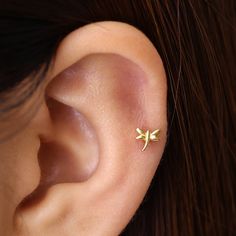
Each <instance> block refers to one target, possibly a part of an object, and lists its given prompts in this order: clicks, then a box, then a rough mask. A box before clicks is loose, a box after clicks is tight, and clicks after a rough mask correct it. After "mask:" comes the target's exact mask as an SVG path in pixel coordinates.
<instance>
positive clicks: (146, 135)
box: [136, 128, 160, 151]
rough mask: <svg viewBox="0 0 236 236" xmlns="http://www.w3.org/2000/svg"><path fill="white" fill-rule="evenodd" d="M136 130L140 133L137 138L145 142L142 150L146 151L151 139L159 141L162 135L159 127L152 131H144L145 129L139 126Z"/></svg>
mask: <svg viewBox="0 0 236 236" xmlns="http://www.w3.org/2000/svg"><path fill="white" fill-rule="evenodd" d="M136 131H137V132H138V134H139V135H138V136H137V137H136V139H141V140H143V141H144V142H145V143H144V147H143V149H142V151H144V150H145V149H146V148H147V145H148V144H149V142H150V141H154V142H157V141H159V136H160V130H159V129H156V130H154V131H153V132H150V131H149V130H147V131H146V132H144V131H143V130H141V129H139V128H137V129H136Z"/></svg>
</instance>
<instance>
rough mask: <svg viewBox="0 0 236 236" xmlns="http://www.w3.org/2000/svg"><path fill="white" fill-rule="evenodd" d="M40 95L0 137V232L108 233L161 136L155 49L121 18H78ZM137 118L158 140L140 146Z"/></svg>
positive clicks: (161, 91) (124, 212)
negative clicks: (32, 110)
mask: <svg viewBox="0 0 236 236" xmlns="http://www.w3.org/2000/svg"><path fill="white" fill-rule="evenodd" d="M42 94H43V98H42V103H41V105H40V107H39V109H38V110H37V112H36V114H35V115H34V117H33V118H32V119H31V120H30V122H28V124H27V126H26V127H25V128H24V129H23V130H22V131H21V132H19V133H18V134H16V135H15V136H14V137H13V138H11V139H9V140H7V141H6V142H4V143H2V144H0V150H1V166H0V186H1V190H0V209H1V212H0V225H1V228H0V235H24V236H25V235H34V236H37V235H72V236H73V235H85V236H86V235H98V236H99V235H102V236H106V235H118V234H119V233H120V232H121V231H122V230H123V229H124V228H125V226H126V225H127V224H128V222H129V221H130V219H131V218H132V216H133V215H134V214H135V211H136V210H137V208H138V207H139V205H140V203H141V202H142V200H143V197H144V195H145V193H146V191H147V189H148V187H149V185H150V182H151V180H152V178H153V176H154V174H155V171H156V169H157V167H158V164H159V161H160V159H161V156H162V153H163V151H164V147H165V143H166V131H167V115H166V114H167V111H166V96H167V85H166V76H165V71H164V67H163V64H162V61H161V59H160V56H159V54H158V52H157V51H156V49H155V47H154V46H153V45H152V44H151V42H150V41H149V40H148V39H147V37H146V36H145V35H143V34H142V33H141V32H140V31H138V30H137V29H136V28H133V27H131V26H129V25H127V24H123V23H118V22H99V23H96V24H91V25H87V26H85V27H83V28H80V29H77V30H75V31H74V32H72V33H71V34H70V35H68V36H67V37H66V38H65V39H64V40H63V42H62V43H61V44H60V46H59V49H58V51H57V54H56V59H55V63H54V65H52V67H51V69H50V71H49V72H48V75H47V77H46V79H45V83H44V87H43V93H42ZM32 99H33V98H32ZM22 109H23V108H22ZM15 122H16V121H15ZM17 122H20V120H18V121H17ZM137 127H139V128H141V129H142V130H145V131H146V130H148V129H149V130H150V132H152V131H153V130H155V129H160V130H161V132H160V136H159V141H158V142H151V141H150V143H149V144H148V146H147V148H146V150H145V151H144V152H142V151H141V150H142V148H143V145H144V142H143V141H142V140H136V136H137V135H138V133H137V132H136V128H137ZM0 128H1V129H3V128H4V124H3V123H2V124H0ZM134 193H135V194H134Z"/></svg>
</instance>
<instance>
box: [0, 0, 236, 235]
mask: <svg viewBox="0 0 236 236" xmlns="http://www.w3.org/2000/svg"><path fill="white" fill-rule="evenodd" d="M0 18H1V20H0V55H1V56H0V62H1V63H0V92H1V94H3V95H2V97H4V99H1V96H0V103H1V104H0V105H1V108H2V107H4V109H5V110H4V109H3V108H2V110H0V114H3V111H4V112H6V111H8V112H9V110H11V108H14V107H16V106H19V105H20V104H21V102H22V103H23V102H24V101H25V100H26V99H27V98H28V97H29V96H31V95H32V93H33V91H35V90H36V88H37V87H38V86H39V84H40V83H41V81H43V75H44V73H41V76H36V74H37V72H39V71H41V72H42V71H44V72H45V71H47V69H48V66H49V64H50V62H51V61H52V60H53V55H54V54H55V51H56V49H57V47H58V45H59V43H60V42H61V40H62V39H63V38H64V37H65V36H66V35H67V34H68V33H70V32H71V31H73V30H74V29H76V28H78V27H81V26H83V25H85V24H87V23H91V22H95V21H103V20H114V21H121V22H126V23H129V24H131V25H134V26H135V27H137V28H139V29H140V30H142V31H143V32H144V33H145V34H146V35H147V36H148V37H149V39H150V40H151V41H152V42H153V44H154V45H155V47H156V48H157V50H158V51H159V53H160V55H161V57H162V60H163V62H164V66H165V69H166V72H167V77H168V121H169V127H168V128H169V129H168V143H167V146H166V149H165V153H164V155H163V158H162V161H161V163H160V165H159V168H158V170H157V173H156V175H155V177H154V179H153V182H152V184H151V186H150V189H149V191H148V193H147V195H146V197H145V199H144V201H143V203H142V205H141V206H140V208H139V210H138V211H137V213H136V215H135V216H134V218H133V219H132V220H131V222H130V223H129V225H128V226H127V227H126V229H124V231H123V233H122V235H132V236H134V235H135V236H139V235H140V236H141V235H148V236H152V235H159V236H162V235H163V236H164V235H165V236H177V235H181V236H190V235H198V236H199V235H222V236H223V235H224V236H225V235H227V236H230V235H236V204H235V202H236V201H235V200H236V187H235V184H236V159H235V153H236V150H235V140H236V137H235V134H236V123H235V113H236V104H235V103H236V99H235V96H236V95H235V91H236V79H235V78H236V66H235V55H236V34H235V32H236V31H235V26H236V1H235V0H214V1H207V0H198V1H194V0H176V1H173V0H166V1H164V0H163V1H162V0H140V1H139V0H119V1H113V0H94V1H93V0H90V1H77V0H67V1H64V0H54V1H32V0H27V1H26V0H24V1H11V0H8V1H4V2H3V3H1V8H0ZM26 78H28V79H27V83H26V84H27V86H28V87H27V91H28V93H25V91H26V90H24V89H23V90H22V88H21V89H19V86H20V85H21V84H22V81H24V80H25V79H26ZM29 78H30V79H29ZM16 88H17V89H16ZM15 90H17V91H24V92H22V93H19V97H14V99H11V103H9V102H8V99H6V97H7V94H10V93H11V91H15ZM6 104H8V105H7V106H8V109H7V107H6V106H5V105H6ZM14 104H15V105H14ZM1 108H0V109H1Z"/></svg>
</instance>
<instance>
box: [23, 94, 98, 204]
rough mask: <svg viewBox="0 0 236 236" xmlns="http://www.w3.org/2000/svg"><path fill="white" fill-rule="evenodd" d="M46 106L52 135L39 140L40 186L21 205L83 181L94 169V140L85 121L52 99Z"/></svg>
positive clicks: (76, 113) (81, 116)
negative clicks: (57, 185) (67, 184)
mask: <svg viewBox="0 0 236 236" xmlns="http://www.w3.org/2000/svg"><path fill="white" fill-rule="evenodd" d="M47 105H48V110H49V113H50V116H51V120H52V123H53V127H54V132H53V134H52V135H51V136H50V137H40V148H39V151H38V163H39V167H40V170H41V178H40V183H39V185H38V187H37V188H36V189H35V190H34V191H33V192H32V193H31V194H30V195H28V196H27V197H26V198H25V199H24V200H23V202H22V204H21V206H27V205H29V204H33V203H36V202H37V201H39V200H40V199H41V198H43V196H44V195H45V193H46V192H47V190H48V189H49V188H50V187H51V186H53V185H56V184H63V183H81V182H85V181H87V180H88V179H89V178H90V177H91V176H92V175H93V173H94V172H95V171H96V169H97V166H98V162H99V146H98V140H97V137H96V134H95V130H94V129H93V127H92V126H91V124H90V123H89V121H88V119H86V117H85V116H84V115H83V114H81V113H80V112H79V111H76V110H75V109H74V108H72V107H70V106H67V105H66V104H63V103H61V102H58V101H56V100H55V99H52V98H49V99H47Z"/></svg>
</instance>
